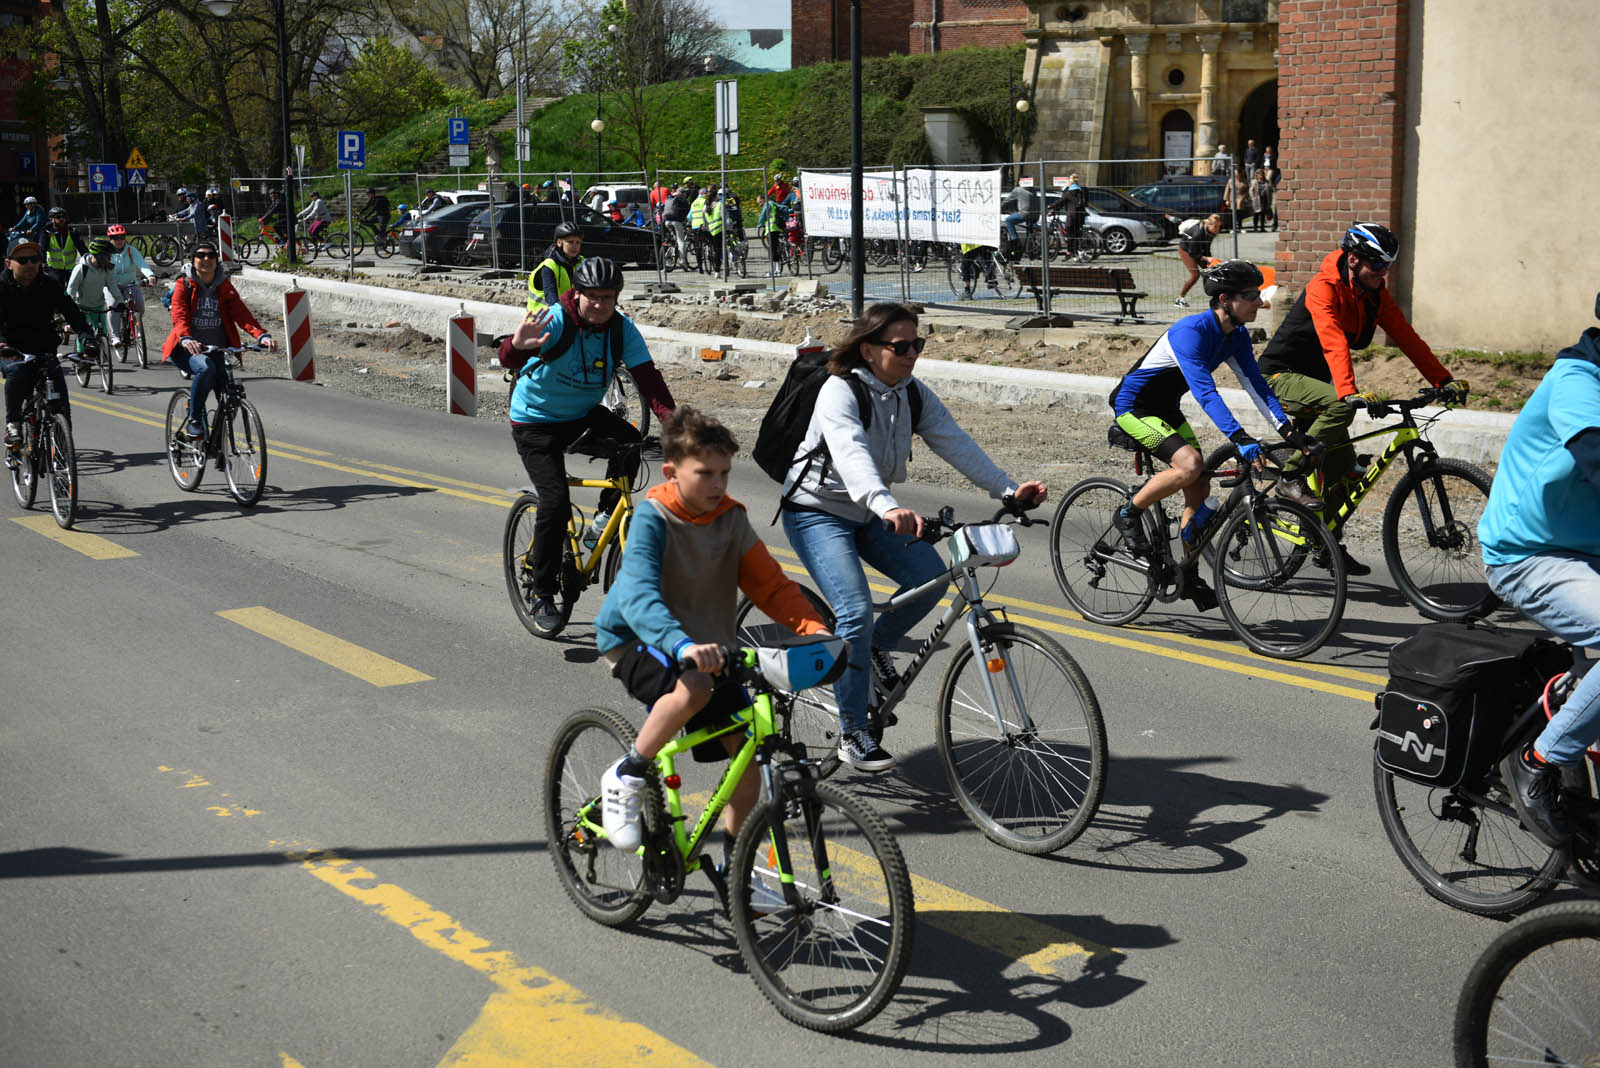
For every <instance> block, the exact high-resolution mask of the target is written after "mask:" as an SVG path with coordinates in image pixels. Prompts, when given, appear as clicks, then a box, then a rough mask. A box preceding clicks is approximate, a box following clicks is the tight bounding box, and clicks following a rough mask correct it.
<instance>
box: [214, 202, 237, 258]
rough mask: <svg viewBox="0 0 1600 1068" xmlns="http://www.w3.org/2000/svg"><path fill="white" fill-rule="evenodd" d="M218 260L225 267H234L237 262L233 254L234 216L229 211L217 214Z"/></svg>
mask: <svg viewBox="0 0 1600 1068" xmlns="http://www.w3.org/2000/svg"><path fill="white" fill-rule="evenodd" d="M217 262H218V263H220V264H222V266H223V267H232V266H233V265H234V263H235V262H236V261H235V259H234V255H233V217H232V216H231V215H229V214H228V213H227V212H223V213H222V214H221V215H218V216H217Z"/></svg>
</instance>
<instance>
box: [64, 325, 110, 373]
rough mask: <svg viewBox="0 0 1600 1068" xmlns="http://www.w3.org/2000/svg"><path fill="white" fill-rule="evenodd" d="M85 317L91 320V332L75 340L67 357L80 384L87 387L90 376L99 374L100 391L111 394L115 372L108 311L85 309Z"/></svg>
mask: <svg viewBox="0 0 1600 1068" xmlns="http://www.w3.org/2000/svg"><path fill="white" fill-rule="evenodd" d="M83 317H84V318H85V319H87V320H89V326H90V328H91V329H90V333H89V334H88V336H86V337H85V336H81V335H80V336H79V337H78V338H77V339H76V340H75V341H74V342H73V351H72V352H71V353H69V354H68V355H67V359H68V360H70V361H71V363H72V369H73V371H74V373H75V374H76V375H77V376H78V385H80V386H83V387H84V388H86V389H87V388H88V386H89V379H90V377H92V376H95V375H98V376H99V378H100V392H102V393H107V394H109V393H110V392H111V390H112V378H113V372H112V369H111V337H110V335H109V334H107V333H106V313H105V312H92V311H85V312H84V313H83Z"/></svg>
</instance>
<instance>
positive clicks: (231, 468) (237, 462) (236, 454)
mask: <svg viewBox="0 0 1600 1068" xmlns="http://www.w3.org/2000/svg"><path fill="white" fill-rule="evenodd" d="M222 433H223V437H222V461H223V468H224V470H225V471H226V473H227V476H228V492H229V493H231V494H233V499H234V500H236V501H238V502H239V503H240V504H242V505H244V506H245V507H246V508H248V507H250V506H251V505H253V504H255V503H256V502H257V501H259V500H260V499H261V491H262V490H264V489H266V486H267V431H266V428H264V427H263V426H262V425H261V416H260V414H259V413H258V412H257V411H256V406H255V405H253V404H251V403H250V402H249V401H247V400H241V401H239V402H238V407H236V408H234V409H233V411H232V412H231V413H230V414H229V417H228V425H227V426H226V427H225V428H224V429H223V432H222Z"/></svg>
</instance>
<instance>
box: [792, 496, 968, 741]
mask: <svg viewBox="0 0 1600 1068" xmlns="http://www.w3.org/2000/svg"><path fill="white" fill-rule="evenodd" d="M783 532H784V533H785V534H787V535H788V536H789V544H790V545H792V546H794V551H795V554H796V555H797V556H799V557H800V562H801V563H803V564H805V566H806V570H807V571H808V572H810V573H811V578H812V580H813V581H814V582H816V584H817V588H818V590H819V591H820V592H821V594H822V596H823V597H824V598H826V599H827V602H828V604H829V605H831V606H832V607H833V613H834V617H835V619H836V622H835V625H834V628H833V630H834V633H835V634H837V635H838V636H839V637H840V638H843V639H844V640H845V642H846V643H847V644H848V645H849V649H850V666H849V667H848V668H847V669H846V670H845V673H844V674H843V675H842V676H840V678H839V681H838V682H837V683H836V684H835V685H834V687H833V696H834V700H835V701H836V702H837V703H838V705H839V728H840V729H841V730H843V731H856V730H864V729H866V726H867V698H868V697H869V696H871V691H872V662H871V653H872V649H873V648H874V647H877V648H879V649H892V648H894V647H895V645H896V644H898V643H899V641H900V639H901V638H904V637H905V636H906V633H907V632H908V631H910V630H911V628H912V627H914V626H916V624H917V621H918V620H920V619H922V617H923V616H925V615H927V614H928V612H929V611H930V610H931V609H932V608H933V606H934V605H936V604H938V603H939V598H940V597H942V596H944V591H945V586H944V585H938V586H934V587H933V588H932V589H930V590H928V592H926V593H924V594H920V595H919V596H917V597H916V598H915V599H913V600H911V601H908V602H906V603H905V604H903V605H901V606H900V607H898V608H896V609H894V610H893V611H889V612H885V613H884V614H883V615H881V616H879V617H878V618H877V620H876V622H874V620H873V618H872V590H871V589H869V588H868V586H867V576H866V572H864V571H863V570H862V567H861V565H862V563H863V562H865V563H868V564H871V565H872V566H873V567H875V568H877V569H878V570H879V571H881V572H882V573H883V574H885V575H887V576H889V578H890V579H892V580H893V581H894V582H897V583H899V585H900V589H901V590H907V589H914V588H916V587H917V586H920V585H922V584H923V583H924V582H927V581H928V580H929V579H931V578H934V577H935V576H937V575H939V574H941V573H942V572H944V571H947V570H949V565H947V564H946V563H945V561H944V558H943V557H941V556H940V555H939V551H938V550H937V549H935V548H934V547H933V546H931V545H929V544H928V543H927V542H923V541H911V539H910V538H909V537H907V536H906V535H905V534H896V533H894V532H893V531H890V530H886V529H885V528H884V525H883V520H881V519H879V518H877V517H876V516H874V517H873V518H872V519H871V520H870V521H869V522H866V523H853V522H851V521H850V520H848V519H840V518H839V517H838V516H834V515H829V514H827V513H826V512H798V511H791V510H789V509H787V508H785V509H784V510H783ZM908 541H911V543H910V544H909V545H908V544H906V543H907V542H908Z"/></svg>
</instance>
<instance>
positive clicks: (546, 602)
mask: <svg viewBox="0 0 1600 1068" xmlns="http://www.w3.org/2000/svg"><path fill="white" fill-rule="evenodd" d="M532 614H533V625H534V626H535V627H537V628H538V629H539V630H542V631H547V632H552V633H553V632H555V631H558V630H560V629H561V609H560V607H559V606H557V604H556V599H555V598H554V597H535V598H534V599H533V613H532Z"/></svg>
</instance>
